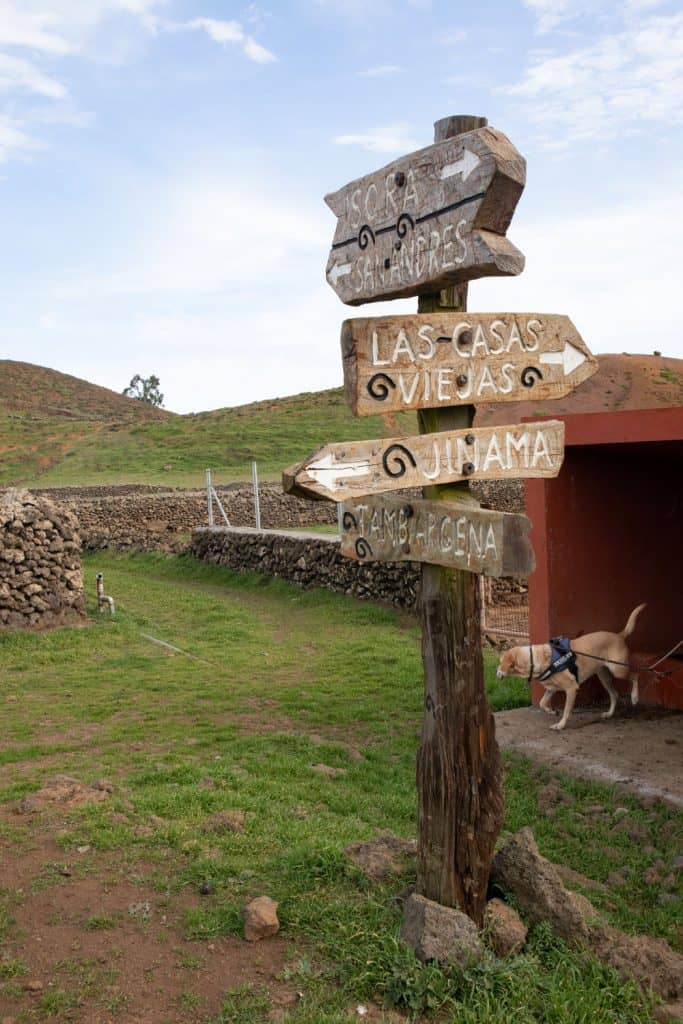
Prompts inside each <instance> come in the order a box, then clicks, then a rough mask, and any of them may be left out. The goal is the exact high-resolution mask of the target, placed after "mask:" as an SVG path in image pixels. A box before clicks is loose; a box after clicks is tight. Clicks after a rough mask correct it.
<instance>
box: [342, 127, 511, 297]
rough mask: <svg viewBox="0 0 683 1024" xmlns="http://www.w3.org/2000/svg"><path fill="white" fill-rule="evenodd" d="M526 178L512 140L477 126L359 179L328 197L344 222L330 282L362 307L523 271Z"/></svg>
mask: <svg viewBox="0 0 683 1024" xmlns="http://www.w3.org/2000/svg"><path fill="white" fill-rule="evenodd" d="M525 176H526V164H525V161H524V158H523V157H522V156H520V154H519V153H518V152H517V150H516V149H515V148H514V146H513V145H512V143H511V142H510V140H509V139H507V138H506V137H505V135H503V134H502V133H501V132H498V131H496V130H495V129H493V128H478V129H476V130H475V131H472V132H468V133H466V134H465V135H460V136H458V137H457V138H452V139H447V140H445V141H444V142H438V143H436V144H435V145H433V146H427V147H426V148H425V149H420V150H418V151H417V152H415V153H411V154H409V155H408V156H404V157H401V159H399V160H395V161H394V162H393V163H391V164H387V166H386V167H383V168H382V169H381V170H379V171H375V173H374V174H369V175H367V176H366V177H364V178H358V179H357V180H356V181H352V182H350V183H349V184H348V185H345V186H344V188H341V189H339V191H338V192H334V193H332V194H331V195H328V196H326V197H325V202H326V203H327V204H328V206H329V207H330V208H331V209H332V211H333V212H334V213H335V214H336V216H337V229H336V231H335V234H334V238H333V240H332V249H331V252H330V256H329V259H328V262H327V280H328V281H329V283H330V284H331V285H332V287H333V288H334V290H335V291H336V293H337V295H338V296H339V298H340V299H341V300H342V301H343V302H346V303H348V304H349V305H352V306H355V305H359V304H360V303H363V302H376V301H378V300H380V299H395V298H399V297H400V296H407V295H417V294H418V293H419V292H424V291H438V290H439V289H440V288H445V287H446V286H447V285H448V284H452V283H454V282H456V281H467V280H470V279H472V278H475V277H485V276H490V275H493V276H500V275H512V274H519V273H520V272H521V271H522V269H523V267H524V257H523V255H522V253H521V252H520V251H519V250H518V249H516V248H515V246H514V245H512V243H511V242H509V241H508V240H507V238H506V237H505V232H506V231H507V228H508V226H509V224H510V221H511V219H512V215H513V213H514V211H515V207H516V205H517V201H518V200H519V197H520V195H521V193H522V189H523V188H524V181H525Z"/></svg>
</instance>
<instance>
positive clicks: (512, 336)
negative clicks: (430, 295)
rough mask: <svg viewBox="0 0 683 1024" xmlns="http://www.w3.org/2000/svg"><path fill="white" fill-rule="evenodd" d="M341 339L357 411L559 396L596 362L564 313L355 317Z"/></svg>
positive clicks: (348, 391) (350, 396) (582, 378)
mask: <svg viewBox="0 0 683 1024" xmlns="http://www.w3.org/2000/svg"><path fill="white" fill-rule="evenodd" d="M341 347H342V357H343V363H344V386H345V391H346V399H347V402H348V403H349V405H350V407H351V409H352V410H353V412H354V413H355V414H356V415H357V416H372V415H376V414H377V413H385V412H396V411H400V410H405V409H425V408H439V407H445V406H453V405H472V404H473V405H480V404H484V403H490V402H519V401H524V400H527V399H530V398H531V399H533V400H534V401H538V400H540V401H545V400H546V399H553V398H563V397H564V396H565V395H568V394H569V393H570V392H571V391H573V390H574V388H576V387H578V386H579V385H580V384H582V383H583V381H585V380H587V379H588V378H589V377H591V376H592V375H593V374H594V373H596V372H597V369H598V362H597V359H595V357H594V356H593V355H592V354H591V352H590V351H589V349H588V348H587V346H586V344H585V342H584V341H583V339H582V337H581V335H580V334H579V333H578V331H577V330H576V328H575V327H574V324H573V323H572V322H571V320H570V319H569V317H566V316H557V315H553V314H547V313H444V312H435V313H433V314H428V315H424V314H422V315H415V316H383V317H357V318H354V319H353V320H345V321H344V323H343V324H342V332H341Z"/></svg>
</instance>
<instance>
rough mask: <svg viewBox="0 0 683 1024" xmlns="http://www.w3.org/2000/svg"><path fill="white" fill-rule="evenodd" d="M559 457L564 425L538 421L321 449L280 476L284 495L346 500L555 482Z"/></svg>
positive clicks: (551, 421)
mask: <svg viewBox="0 0 683 1024" xmlns="http://www.w3.org/2000/svg"><path fill="white" fill-rule="evenodd" d="M563 457H564V423H562V422H561V421H560V420H542V421H539V422H537V423H523V424H517V425H515V426H509V427H505V426H503V427H478V428H475V427H470V428H469V429H467V430H443V431H439V433H436V434H421V435H420V436H419V437H390V438H384V439H380V440H376V441H348V442H342V443H340V444H328V445H325V446H324V447H323V448H319V449H318V451H317V452H315V453H314V454H313V455H311V456H310V458H308V459H306V460H305V461H304V462H302V463H300V464H299V465H297V466H292V467H291V468H290V469H286V470H285V471H284V473H283V477H282V480H283V487H284V489H285V491H288V492H289V493H290V494H297V495H299V496H302V497H305V498H327V499H329V500H330V501H346V500H347V499H348V498H352V497H354V496H356V495H363V494H377V493H379V492H382V491H395V490H403V488H405V487H425V486H429V485H430V484H433V483H440V484H448V483H457V482H458V481H461V480H509V479H517V478H519V477H520V476H523V477H554V476H557V474H558V473H559V472H560V467H561V466H562V459H563Z"/></svg>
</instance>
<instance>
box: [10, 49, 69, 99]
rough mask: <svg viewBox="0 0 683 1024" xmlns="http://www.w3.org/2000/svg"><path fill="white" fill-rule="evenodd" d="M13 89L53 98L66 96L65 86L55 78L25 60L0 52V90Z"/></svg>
mask: <svg viewBox="0 0 683 1024" xmlns="http://www.w3.org/2000/svg"><path fill="white" fill-rule="evenodd" d="M15 89H19V90H22V91H23V92H32V93H37V94H38V95H39V96H47V97H49V98H50V99H53V100H60V99H63V98H64V97H65V96H66V89H65V87H64V86H63V85H62V83H61V82H58V81H57V79H56V78H52V77H51V76H50V75H45V74H43V72H42V71H40V70H39V69H38V68H37V67H36V66H35V65H34V64H31V63H29V61H27V60H22V59H21V58H20V57H10V56H9V54H6V53H0V91H2V92H10V91H12V90H15Z"/></svg>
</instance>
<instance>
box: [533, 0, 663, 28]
mask: <svg viewBox="0 0 683 1024" xmlns="http://www.w3.org/2000/svg"><path fill="white" fill-rule="evenodd" d="M522 2H523V3H524V6H525V7H528V8H529V10H530V11H531V12H532V13H533V14H535V15H536V30H537V31H538V32H541V33H545V32H553V31H554V30H555V29H557V28H559V27H561V26H563V25H565V24H566V23H568V22H572V21H576V19H578V18H583V17H586V16H589V17H594V18H596V17H597V18H600V17H608V16H609V15H611V14H616V15H618V16H620V17H622V18H624V17H625V18H629V17H630V16H631V15H636V16H637V15H638V14H639V13H640V12H642V11H646V10H652V9H653V8H656V7H663V6H665V5H666V3H667V0H622V2H620V3H615V0H522Z"/></svg>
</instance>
